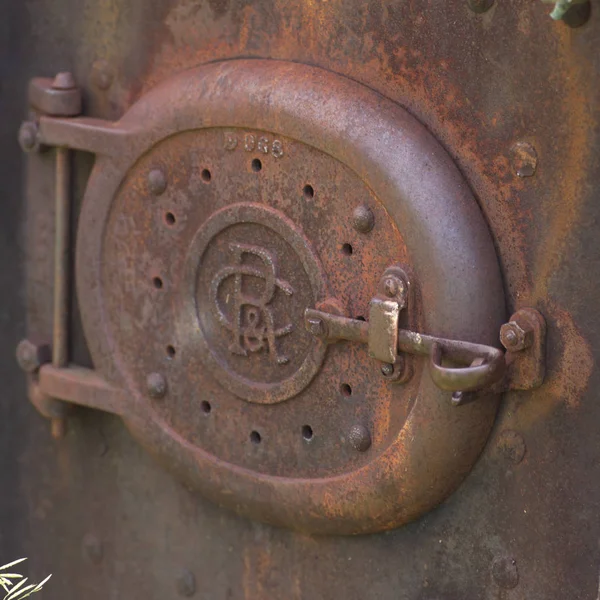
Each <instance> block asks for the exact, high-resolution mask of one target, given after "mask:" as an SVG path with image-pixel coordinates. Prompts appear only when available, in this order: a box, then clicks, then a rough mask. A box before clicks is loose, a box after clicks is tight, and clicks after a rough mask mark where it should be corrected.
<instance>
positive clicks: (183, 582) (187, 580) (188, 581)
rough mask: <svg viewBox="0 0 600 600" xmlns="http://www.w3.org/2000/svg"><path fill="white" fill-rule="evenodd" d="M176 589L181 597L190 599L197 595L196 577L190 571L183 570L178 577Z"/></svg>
mask: <svg viewBox="0 0 600 600" xmlns="http://www.w3.org/2000/svg"><path fill="white" fill-rule="evenodd" d="M175 587H176V588H177V593H178V594H179V595H180V596H184V597H186V598H189V597H190V596H193V595H194V594H195V593H196V577H194V574H193V573H192V572H191V571H188V569H182V570H181V571H180V573H179V575H178V576H177V581H176V582H175Z"/></svg>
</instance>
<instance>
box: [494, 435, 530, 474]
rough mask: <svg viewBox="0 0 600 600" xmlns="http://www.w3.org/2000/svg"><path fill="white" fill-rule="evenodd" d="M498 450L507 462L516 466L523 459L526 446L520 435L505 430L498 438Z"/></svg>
mask: <svg viewBox="0 0 600 600" xmlns="http://www.w3.org/2000/svg"><path fill="white" fill-rule="evenodd" d="M498 449H499V450H500V452H501V453H502V455H503V456H504V457H505V458H506V459H507V460H508V461H509V462H511V463H513V464H514V465H518V464H519V463H520V462H521V461H522V460H523V458H524V457H525V452H526V451H527V446H526V445H525V440H524V439H523V436H522V435H521V434H519V433H517V432H516V431H512V430H510V429H507V430H505V431H503V432H502V433H501V434H500V436H499V438H498Z"/></svg>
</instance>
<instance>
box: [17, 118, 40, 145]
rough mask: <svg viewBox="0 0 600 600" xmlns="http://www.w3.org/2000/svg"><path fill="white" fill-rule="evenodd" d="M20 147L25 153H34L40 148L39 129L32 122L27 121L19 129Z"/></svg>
mask: <svg viewBox="0 0 600 600" xmlns="http://www.w3.org/2000/svg"><path fill="white" fill-rule="evenodd" d="M19 145H20V146H21V149H22V150H23V151H24V152H33V151H34V150H37V149H38V148H39V143H38V128H37V125H36V124H35V123H33V122H31V121H25V123H23V124H22V125H21V127H20V128H19Z"/></svg>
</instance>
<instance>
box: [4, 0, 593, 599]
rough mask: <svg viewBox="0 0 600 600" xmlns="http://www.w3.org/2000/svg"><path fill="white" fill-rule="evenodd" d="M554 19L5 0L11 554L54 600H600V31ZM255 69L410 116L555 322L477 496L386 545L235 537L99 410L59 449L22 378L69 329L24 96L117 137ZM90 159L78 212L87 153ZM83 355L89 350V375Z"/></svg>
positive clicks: (536, 12)
mask: <svg viewBox="0 0 600 600" xmlns="http://www.w3.org/2000/svg"><path fill="white" fill-rule="evenodd" d="M595 8H597V7H595ZM548 12H549V10H548V6H546V5H543V4H542V3H541V2H534V1H532V0H512V1H509V0H497V1H496V5H495V6H494V7H493V8H492V9H491V10H490V11H489V12H487V13H485V14H482V15H477V14H475V13H472V12H470V11H469V10H468V8H467V6H466V4H465V3H463V2H462V0H456V1H452V2H450V1H448V2H444V3H442V2H439V1H438V0H429V1H423V2H416V1H415V0H411V1H409V0H406V1H403V0H388V1H383V2H382V1H380V0H377V1H375V0H373V1H370V2H364V1H360V2H359V1H355V0H351V1H350V0H311V1H308V0H307V1H306V2H289V1H288V0H280V1H275V0H264V1H258V0H255V1H253V2H243V1H237V0H229V1H227V0H224V1H217V0H212V1H210V0H209V1H205V2H197V1H191V0H188V1H185V0H180V1H179V2H175V1H172V2H169V1H157V0H155V1H153V2H148V1H144V2H142V1H141V0H140V1H135V0H86V1H81V0H70V1H67V0H52V1H50V0H37V1H35V2H33V1H31V2H23V1H21V0H12V1H11V2H6V3H5V5H4V6H3V7H2V9H0V14H1V15H2V17H3V18H2V19H0V49H1V54H0V69H1V71H0V73H1V79H0V82H1V90H0V109H1V112H0V127H1V129H0V132H1V135H2V140H1V143H0V152H1V153H2V156H1V158H2V160H1V161H0V180H1V181H2V184H3V187H2V190H3V194H2V202H1V203H0V210H1V215H0V219H1V221H0V222H1V225H0V226H1V228H2V235H1V237H0V247H1V249H2V268H1V269H0V283H1V284H2V287H1V289H2V300H1V301H0V324H1V327H2V329H1V331H2V344H1V346H0V373H1V374H2V382H3V386H2V396H1V401H0V411H1V416H2V420H1V421H0V423H1V425H0V444H1V448H2V453H1V454H0V464H1V465H2V471H1V472H2V474H3V476H4V479H3V493H2V496H1V498H0V551H1V552H2V557H1V558H2V559H5V561H8V560H10V559H12V558H16V557H17V556H19V555H21V554H23V555H26V556H29V557H30V560H31V572H32V574H33V575H34V576H38V577H41V576H43V575H45V574H46V573H49V572H52V573H54V577H53V579H52V580H51V582H50V583H49V585H48V589H47V591H45V592H44V593H45V597H46V598H61V599H62V598H71V597H72V598H86V599H95V598H98V599H100V598H113V599H117V598H137V597H140V598H141V597H144V598H164V597H174V596H176V594H177V593H178V592H177V584H178V581H179V584H180V589H183V588H185V585H183V584H184V583H186V582H185V581H182V579H181V574H182V569H188V570H189V571H190V572H191V573H193V574H194V576H195V587H196V597H198V598H202V599H209V598H210V599H211V600H212V599H221V598H222V599H229V598H231V599H238V598H240V599H241V598H246V599H258V598H265V599H266V598H268V599H271V598H294V599H296V598H309V597H311V598H338V597H341V598H348V599H355V598H356V599H358V598H382V599H386V600H388V599H392V598H393V599H397V598H400V599H411V600H413V599H415V600H417V599H418V600H459V599H460V600H478V599H480V598H484V599H486V600H488V599H489V600H492V599H499V598H506V599H523V600H525V599H527V600H551V599H555V598H556V599H559V598H560V599H561V600H563V599H565V598H569V599H571V598H575V599H579V598H581V599H588V598H589V599H590V600H596V599H597V597H598V577H599V573H600V549H599V540H600V524H599V522H598V518H597V515H598V512H599V509H600V506H599V504H600V460H599V459H600V456H599V455H600V445H599V444H598V442H597V429H598V425H597V424H598V422H599V419H600V414H599V413H600V404H599V403H598V389H599V386H600V380H599V377H598V373H597V371H596V370H595V369H594V359H595V357H597V355H598V352H599V350H598V349H599V348H600V322H599V318H598V315H599V312H598V309H597V292H598V276H599V274H600V241H599V240H598V218H599V217H600V203H599V202H598V197H597V196H598V194H597V192H596V186H597V185H598V184H599V183H600V161H598V156H599V153H600V140H599V132H600V128H599V123H600V114H599V113H600V106H599V103H598V98H599V93H600V75H599V69H600V53H598V51H597V48H598V45H599V41H600V39H599V38H600V12H599V11H598V10H596V11H593V12H592V18H591V20H590V22H588V23H587V24H586V25H585V26H583V27H582V28H580V29H577V30H572V29H569V28H568V27H566V26H565V25H564V24H563V23H555V22H553V21H551V20H550V19H549V17H548V16H547V13H548ZM241 56H251V57H265V58H280V59H286V60H294V61H298V62H304V63H309V64H315V65H318V66H320V67H323V68H326V69H330V70H332V71H335V72H338V73H341V74H344V75H347V76H349V77H351V78H354V79H356V80H358V81H360V82H362V83H364V84H365V85H368V86H370V87H372V88H374V89H376V90H378V91H380V92H381V93H382V94H384V95H386V96H388V97H389V98H391V99H393V100H395V101H397V102H399V103H400V104H402V105H403V106H405V107H407V108H408V109H409V110H410V111H411V112H412V113H413V114H415V115H416V116H417V117H418V118H419V119H420V120H421V121H422V122H423V123H425V124H426V125H427V127H428V128H429V129H430V130H431V131H432V132H433V133H434V134H435V136H436V137H437V138H438V139H439V140H440V141H441V143H442V144H443V145H444V146H445V147H446V148H447V150H448V151H449V152H450V154H451V155H452V156H453V157H454V158H455V160H456V162H457V164H458V165H459V167H460V168H461V170H462V171H463V173H464V174H465V176H466V177H467V179H468V180H469V182H470V184H471V185H472V187H473V190H474V192H475V194H476V196H477V197H478V199H479V202H480V205H481V208H482V210H483V212H484V214H485V216H486V218H487V219H488V222H489V224H490V227H491V229H492V232H493V235H494V237H495V241H496V245H497V249H498V252H499V255H500V258H501V262H502V267H503V275H504V278H505V286H506V291H507V298H508V304H509V306H508V309H509V312H512V311H513V310H514V309H515V308H519V307H522V306H534V307H536V308H538V309H540V310H541V311H542V312H543V313H544V315H545V317H546V319H547V322H548V326H549V328H548V335H549V338H548V342H549V355H548V368H549V371H548V380H547V382H546V384H545V385H544V386H543V387H542V388H540V389H539V390H536V391H534V392H515V393H511V394H508V395H506V397H505V399H504V403H503V407H502V409H501V414H500V417H499V419H498V421H497V424H496V428H495V431H494V433H493V434H492V438H491V440H490V443H489V444H488V447H487V449H486V451H485V453H484V455H483V456H482V458H481V460H480V461H479V463H478V464H477V466H476V468H475V469H474V471H473V473H472V474H471V475H470V476H469V477H468V478H467V480H466V481H465V483H464V484H463V485H462V486H461V488H460V489H459V490H458V492H457V493H455V494H454V495H453V496H452V497H451V498H450V499H449V500H448V501H447V502H446V503H445V504H444V505H443V506H442V507H441V508H439V509H437V510H435V511H434V512H432V513H430V514H429V515H427V516H426V517H425V518H422V519H421V520H419V521H417V522H415V523H413V524H411V525H408V526H405V527H403V528H401V529H398V530H396V531H393V532H390V533H387V534H381V535H374V536H368V537H357V538H333V537H332V538H311V537H306V536H301V535H298V534H294V533H290V532H288V531H284V530H278V529H274V528H271V527H268V526H264V525H259V524H256V523H252V522H250V521H246V520H243V519H240V518H236V517H235V516H233V515H231V514H230V513H228V512H226V511H222V510H220V509H218V508H216V507H214V506H212V505H211V504H210V503H208V502H206V501H204V500H202V499H201V498H200V497H198V496H197V495H194V494H191V493H190V492H188V491H187V490H186V489H185V488H183V487H182V486H180V485H179V484H178V483H176V482H175V481H174V480H173V479H172V477H171V476H170V475H169V474H168V473H167V472H165V471H163V470H162V469H161V468H160V467H159V466H157V465H155V463H154V462H153V461H152V459H151V458H150V457H149V456H147V455H146V453H145V452H144V451H143V450H142V449H141V448H139V447H138V445H137V444H136V443H135V442H134V441H133V440H132V439H131V437H130V435H129V434H128V432H127V431H126V430H125V428H124V427H123V425H122V424H121V422H120V421H119V420H118V419H116V418H113V417H110V416H108V415H103V414H99V413H94V412H91V411H84V410H80V411H78V412H77V413H76V417H75V418H74V419H72V420H71V421H70V430H69V433H68V435H67V436H66V438H65V439H64V440H62V441H60V442H53V441H52V440H51V438H50V433H49V430H48V424H47V423H46V422H45V421H44V420H43V419H42V418H41V417H39V416H38V415H37V413H36V412H35V410H34V409H33V408H32V407H31V406H30V405H29V403H28V402H27V401H26V397H25V389H24V379H23V377H22V374H21V372H20V371H19V370H18V368H17V367H16V364H15V362H14V359H13V353H14V347H15V345H16V343H17V341H18V340H19V339H20V338H21V337H22V336H23V334H24V329H25V325H24V320H25V313H26V311H27V318H28V329H29V330H30V331H36V332H38V333H46V334H47V333H49V331H50V318H51V273H52V262H51V260H52V259H51V255H52V252H51V243H52V233H53V225H52V213H51V211H49V210H48V206H49V205H50V203H51V202H52V185H53V175H52V159H51V156H49V155H46V156H45V155H40V156H38V157H34V158H33V159H32V160H35V161H38V162H39V163H40V164H39V165H37V166H36V177H35V178H33V177H30V178H28V179H27V180H26V178H25V173H24V165H25V161H24V159H23V157H22V155H21V154H20V152H19V150H18V146H17V143H16V132H17V129H18V126H19V123H20V120H21V118H22V117H23V116H24V114H25V110H26V109H25V90H26V84H27V80H28V79H29V78H30V77H32V76H36V75H52V74H53V73H55V72H56V71H58V70H61V69H65V68H68V69H71V70H72V71H73V72H74V73H75V76H76V78H77V80H78V82H79V83H80V84H81V85H82V86H83V87H84V91H85V102H86V108H85V112H86V114H88V115H93V116H101V117H104V118H117V117H119V116H120V115H121V114H122V113H123V112H124V110H125V109H126V108H127V107H128V106H130V105H131V103H132V102H133V101H135V100H136V99H137V98H139V96H140V95H141V94H142V93H144V91H146V90H148V89H149V88H150V87H151V86H152V85H154V84H155V83H157V82H159V81H161V80H162V79H164V78H166V77H167V76H169V75H171V74H172V73H173V72H175V71H179V70H181V69H185V68H189V67H192V66H196V65H199V64H202V63H205V62H208V61H213V60H223V59H227V58H234V57H241ZM99 60H101V61H102V62H100V63H98V62H97V61H99ZM94 65H95V66H94ZM107 82H108V86H107V85H106V84H107ZM102 88H106V89H102ZM517 142H528V143H530V144H532V145H533V146H534V147H535V149H536V151H537V154H538V166H537V171H536V173H535V174H534V176H533V177H527V178H520V177H517V175H516V172H515V171H516V168H517V165H516V163H515V153H514V151H513V150H512V149H513V147H514V144H515V143H517ZM75 163H76V176H75V179H76V182H75V184H76V188H77V190H78V197H80V196H81V192H82V190H83V187H84V185H85V179H86V176H87V173H88V172H89V168H90V165H91V158H90V157H87V156H83V155H78V156H77V157H76V158H75ZM25 182H26V183H25ZM25 197H27V200H28V202H27V203H26V202H25ZM25 236H29V242H28V245H27V253H28V260H27V261H26V263H27V264H24V263H25V261H24V255H25V253H24V249H25V244H24V239H25ZM32 241H33V243H32ZM594 349H595V355H594ZM86 354H87V353H86V350H85V344H84V343H83V340H82V339H81V334H78V335H77V336H76V339H75V340H74V358H75V359H76V362H78V363H80V364H86V361H87V358H86ZM187 584H188V588H187V589H188V591H189V590H190V589H191V588H190V581H189V577H188V578H187Z"/></svg>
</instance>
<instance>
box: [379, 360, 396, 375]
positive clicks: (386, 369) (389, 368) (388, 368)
mask: <svg viewBox="0 0 600 600" xmlns="http://www.w3.org/2000/svg"><path fill="white" fill-rule="evenodd" d="M381 374H382V375H383V376H384V377H391V376H392V375H393V374H394V365H391V364H390V363H386V364H384V365H382V367H381Z"/></svg>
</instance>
